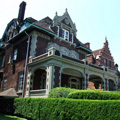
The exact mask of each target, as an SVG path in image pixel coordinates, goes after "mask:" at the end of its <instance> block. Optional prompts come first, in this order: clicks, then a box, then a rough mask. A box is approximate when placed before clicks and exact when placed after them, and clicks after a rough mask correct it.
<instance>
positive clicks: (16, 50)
mask: <svg viewBox="0 0 120 120" xmlns="http://www.w3.org/2000/svg"><path fill="white" fill-rule="evenodd" d="M17 54H18V49H15V50H14V56H13V60H17Z"/></svg>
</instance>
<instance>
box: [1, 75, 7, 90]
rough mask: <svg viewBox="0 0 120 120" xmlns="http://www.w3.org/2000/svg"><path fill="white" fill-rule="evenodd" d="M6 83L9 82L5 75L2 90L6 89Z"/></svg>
mask: <svg viewBox="0 0 120 120" xmlns="http://www.w3.org/2000/svg"><path fill="white" fill-rule="evenodd" d="M6 84H7V78H6V77H5V78H4V79H3V84H2V91H4V90H5V89H6Z"/></svg>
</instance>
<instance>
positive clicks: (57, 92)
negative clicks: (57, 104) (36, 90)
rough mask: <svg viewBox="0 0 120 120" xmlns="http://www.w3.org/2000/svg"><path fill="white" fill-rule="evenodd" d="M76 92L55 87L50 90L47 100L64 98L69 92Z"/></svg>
mask: <svg viewBox="0 0 120 120" xmlns="http://www.w3.org/2000/svg"><path fill="white" fill-rule="evenodd" d="M73 91H76V89H71V88H66V87H56V88H53V89H51V90H50V92H49V96H48V97H49V98H66V97H67V96H68V94H69V93H70V92H73Z"/></svg>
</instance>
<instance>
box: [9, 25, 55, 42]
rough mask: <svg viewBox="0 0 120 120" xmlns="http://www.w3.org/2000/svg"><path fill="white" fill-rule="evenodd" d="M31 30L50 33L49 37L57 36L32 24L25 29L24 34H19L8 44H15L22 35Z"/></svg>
mask: <svg viewBox="0 0 120 120" xmlns="http://www.w3.org/2000/svg"><path fill="white" fill-rule="evenodd" d="M30 29H38V30H41V31H44V32H46V33H48V34H49V35H52V36H56V34H54V33H52V32H50V31H48V30H46V29H44V28H41V27H39V26H36V25H33V24H31V25H29V26H28V27H27V28H26V29H24V30H23V31H22V32H20V33H18V34H17V35H15V36H14V37H13V38H12V39H10V40H9V41H8V43H12V42H14V41H15V40H16V39H17V38H19V36H20V35H23V34H25V32H29V31H30Z"/></svg>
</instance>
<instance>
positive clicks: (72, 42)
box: [72, 33, 74, 43]
mask: <svg viewBox="0 0 120 120" xmlns="http://www.w3.org/2000/svg"><path fill="white" fill-rule="evenodd" d="M73 40H74V35H73V33H72V43H73Z"/></svg>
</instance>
